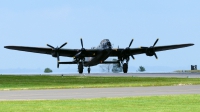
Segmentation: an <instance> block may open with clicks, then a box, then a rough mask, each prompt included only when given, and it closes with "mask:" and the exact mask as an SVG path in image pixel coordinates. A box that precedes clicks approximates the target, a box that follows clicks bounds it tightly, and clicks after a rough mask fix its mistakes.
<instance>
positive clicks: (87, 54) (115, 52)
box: [5, 39, 194, 73]
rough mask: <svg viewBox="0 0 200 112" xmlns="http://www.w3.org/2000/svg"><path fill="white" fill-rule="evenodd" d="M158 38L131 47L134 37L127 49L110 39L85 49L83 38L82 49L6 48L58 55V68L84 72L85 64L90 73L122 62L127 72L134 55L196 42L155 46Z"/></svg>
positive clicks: (153, 52)
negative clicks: (62, 59)
mask: <svg viewBox="0 0 200 112" xmlns="http://www.w3.org/2000/svg"><path fill="white" fill-rule="evenodd" d="M158 40H159V39H157V40H156V41H155V43H154V44H153V46H150V47H140V48H130V47H131V45H132V43H133V39H132V40H131V42H130V44H129V46H128V47H127V48H125V49H122V48H116V49H114V48H112V44H111V42H110V41H109V40H108V39H104V40H102V41H101V43H100V45H99V46H98V47H96V48H92V49H85V48H84V47H83V40H82V39H81V46H82V48H81V49H62V48H63V47H64V46H65V45H66V44H67V43H64V44H63V45H61V46H60V47H56V48H55V47H53V46H51V45H49V44H47V46H48V47H50V48H42V47H26V46H5V48H7V49H13V50H19V51H26V52H34V53H41V54H48V55H52V56H53V57H57V61H58V62H57V67H58V68H59V64H78V71H79V73H83V68H84V66H85V67H88V73H90V67H91V66H95V65H97V64H110V63H118V64H119V65H121V64H122V65H123V72H124V73H127V71H128V62H129V59H130V57H132V58H133V59H135V58H134V56H133V55H137V54H143V53H145V54H146V55H147V56H155V57H156V59H157V58H158V57H157V55H156V52H158V51H164V50H171V49H177V48H183V47H188V46H192V45H194V44H177V45H167V46H157V47H155V45H156V43H157V42H158ZM59 56H65V57H73V58H74V60H73V61H71V62H60V59H59ZM108 57H117V58H118V61H105V60H106V59H107V58H108ZM124 61H125V62H124Z"/></svg>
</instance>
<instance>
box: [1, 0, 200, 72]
mask: <svg viewBox="0 0 200 112" xmlns="http://www.w3.org/2000/svg"><path fill="white" fill-rule="evenodd" d="M199 6H200V1H199V0H192V1H191V0H162V1H161V0H126V1H124V0H1V1H0V45H1V46H0V51H1V52H0V53H1V55H0V63H1V64H0V69H44V68H46V67H49V68H51V69H54V70H66V71H67V70H69V69H70V68H77V65H61V66H60V69H57V68H56V58H53V57H52V56H50V55H45V54H36V53H29V52H22V51H15V50H8V49H5V48H4V46H7V45H18V46H32V47H46V44H47V43H48V44H50V45H52V46H55V47H56V46H60V45H61V44H63V43H65V42H68V44H67V45H66V46H65V47H64V48H72V49H74V48H77V49H79V48H81V44H80V38H83V41H84V47H85V48H86V49H89V48H91V47H93V46H98V45H99V44H100V41H101V40H103V39H109V40H110V41H111V43H112V44H113V45H114V47H118V46H119V47H120V48H126V47H128V45H129V43H130V41H131V39H132V38H133V39H134V42H133V44H132V46H131V47H132V48H137V47H140V46H147V47H149V46H152V45H153V43H154V42H155V40H156V39H157V38H159V39H160V40H159V42H158V43H157V46H162V45H172V44H184V43H194V44H195V45H194V46H192V47H188V48H183V49H176V50H170V51H163V52H158V53H157V55H158V58H159V59H158V60H156V59H155V57H147V56H146V55H145V54H141V55H135V58H136V60H131V61H130V63H129V66H130V67H129V69H131V67H132V69H131V70H132V71H136V70H137V68H138V67H139V66H144V67H148V68H149V69H154V70H157V71H161V70H163V69H165V68H170V70H172V69H174V70H176V69H179V70H182V69H190V65H199V66H200V62H199V61H198V59H199V53H198V51H199V48H200V44H199V42H200V38H199V37H200V32H199V31H200V13H199V12H200V7H199ZM71 60H72V58H67V57H61V61H71ZM97 67H98V66H97ZM97 67H96V69H97ZM94 68H95V67H94ZM72 71H73V70H72ZM149 71H151V70H149ZM74 72H77V70H74Z"/></svg>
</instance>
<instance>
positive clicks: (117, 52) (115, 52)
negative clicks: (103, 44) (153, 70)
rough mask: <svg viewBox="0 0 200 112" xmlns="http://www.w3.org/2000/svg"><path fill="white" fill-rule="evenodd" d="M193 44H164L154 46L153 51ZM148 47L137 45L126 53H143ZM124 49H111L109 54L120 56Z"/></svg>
mask: <svg viewBox="0 0 200 112" xmlns="http://www.w3.org/2000/svg"><path fill="white" fill-rule="evenodd" d="M192 45H194V44H177V45H166V46H156V47H154V48H153V49H154V51H155V52H159V51H165V50H172V49H178V48H183V47H189V46H192ZM148 48H149V47H139V48H130V49H129V50H128V53H129V54H130V55H137V54H143V53H146V52H147V50H148ZM125 50H126V49H113V51H112V53H111V55H110V56H120V55H123V54H122V53H123V51H125Z"/></svg>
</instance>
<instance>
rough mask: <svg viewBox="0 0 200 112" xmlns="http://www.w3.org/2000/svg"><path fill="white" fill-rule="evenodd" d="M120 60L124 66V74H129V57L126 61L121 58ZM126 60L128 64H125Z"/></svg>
mask: <svg viewBox="0 0 200 112" xmlns="http://www.w3.org/2000/svg"><path fill="white" fill-rule="evenodd" d="M120 60H121V63H122V64H123V68H122V69H123V72H124V73H127V72H128V62H129V57H127V58H125V59H124V58H123V59H122V58H121V59H120ZM124 60H126V63H124Z"/></svg>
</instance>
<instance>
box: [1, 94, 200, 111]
mask: <svg viewBox="0 0 200 112" xmlns="http://www.w3.org/2000/svg"><path fill="white" fill-rule="evenodd" d="M0 105H1V106H0V110H1V111H4V112H66V111H67V112H116V111H117V112H199V111H200V106H199V105H200V95H175V96H150V97H129V98H99V99H79V100H51V101H46V100H42V101H1V102H0Z"/></svg>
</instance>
